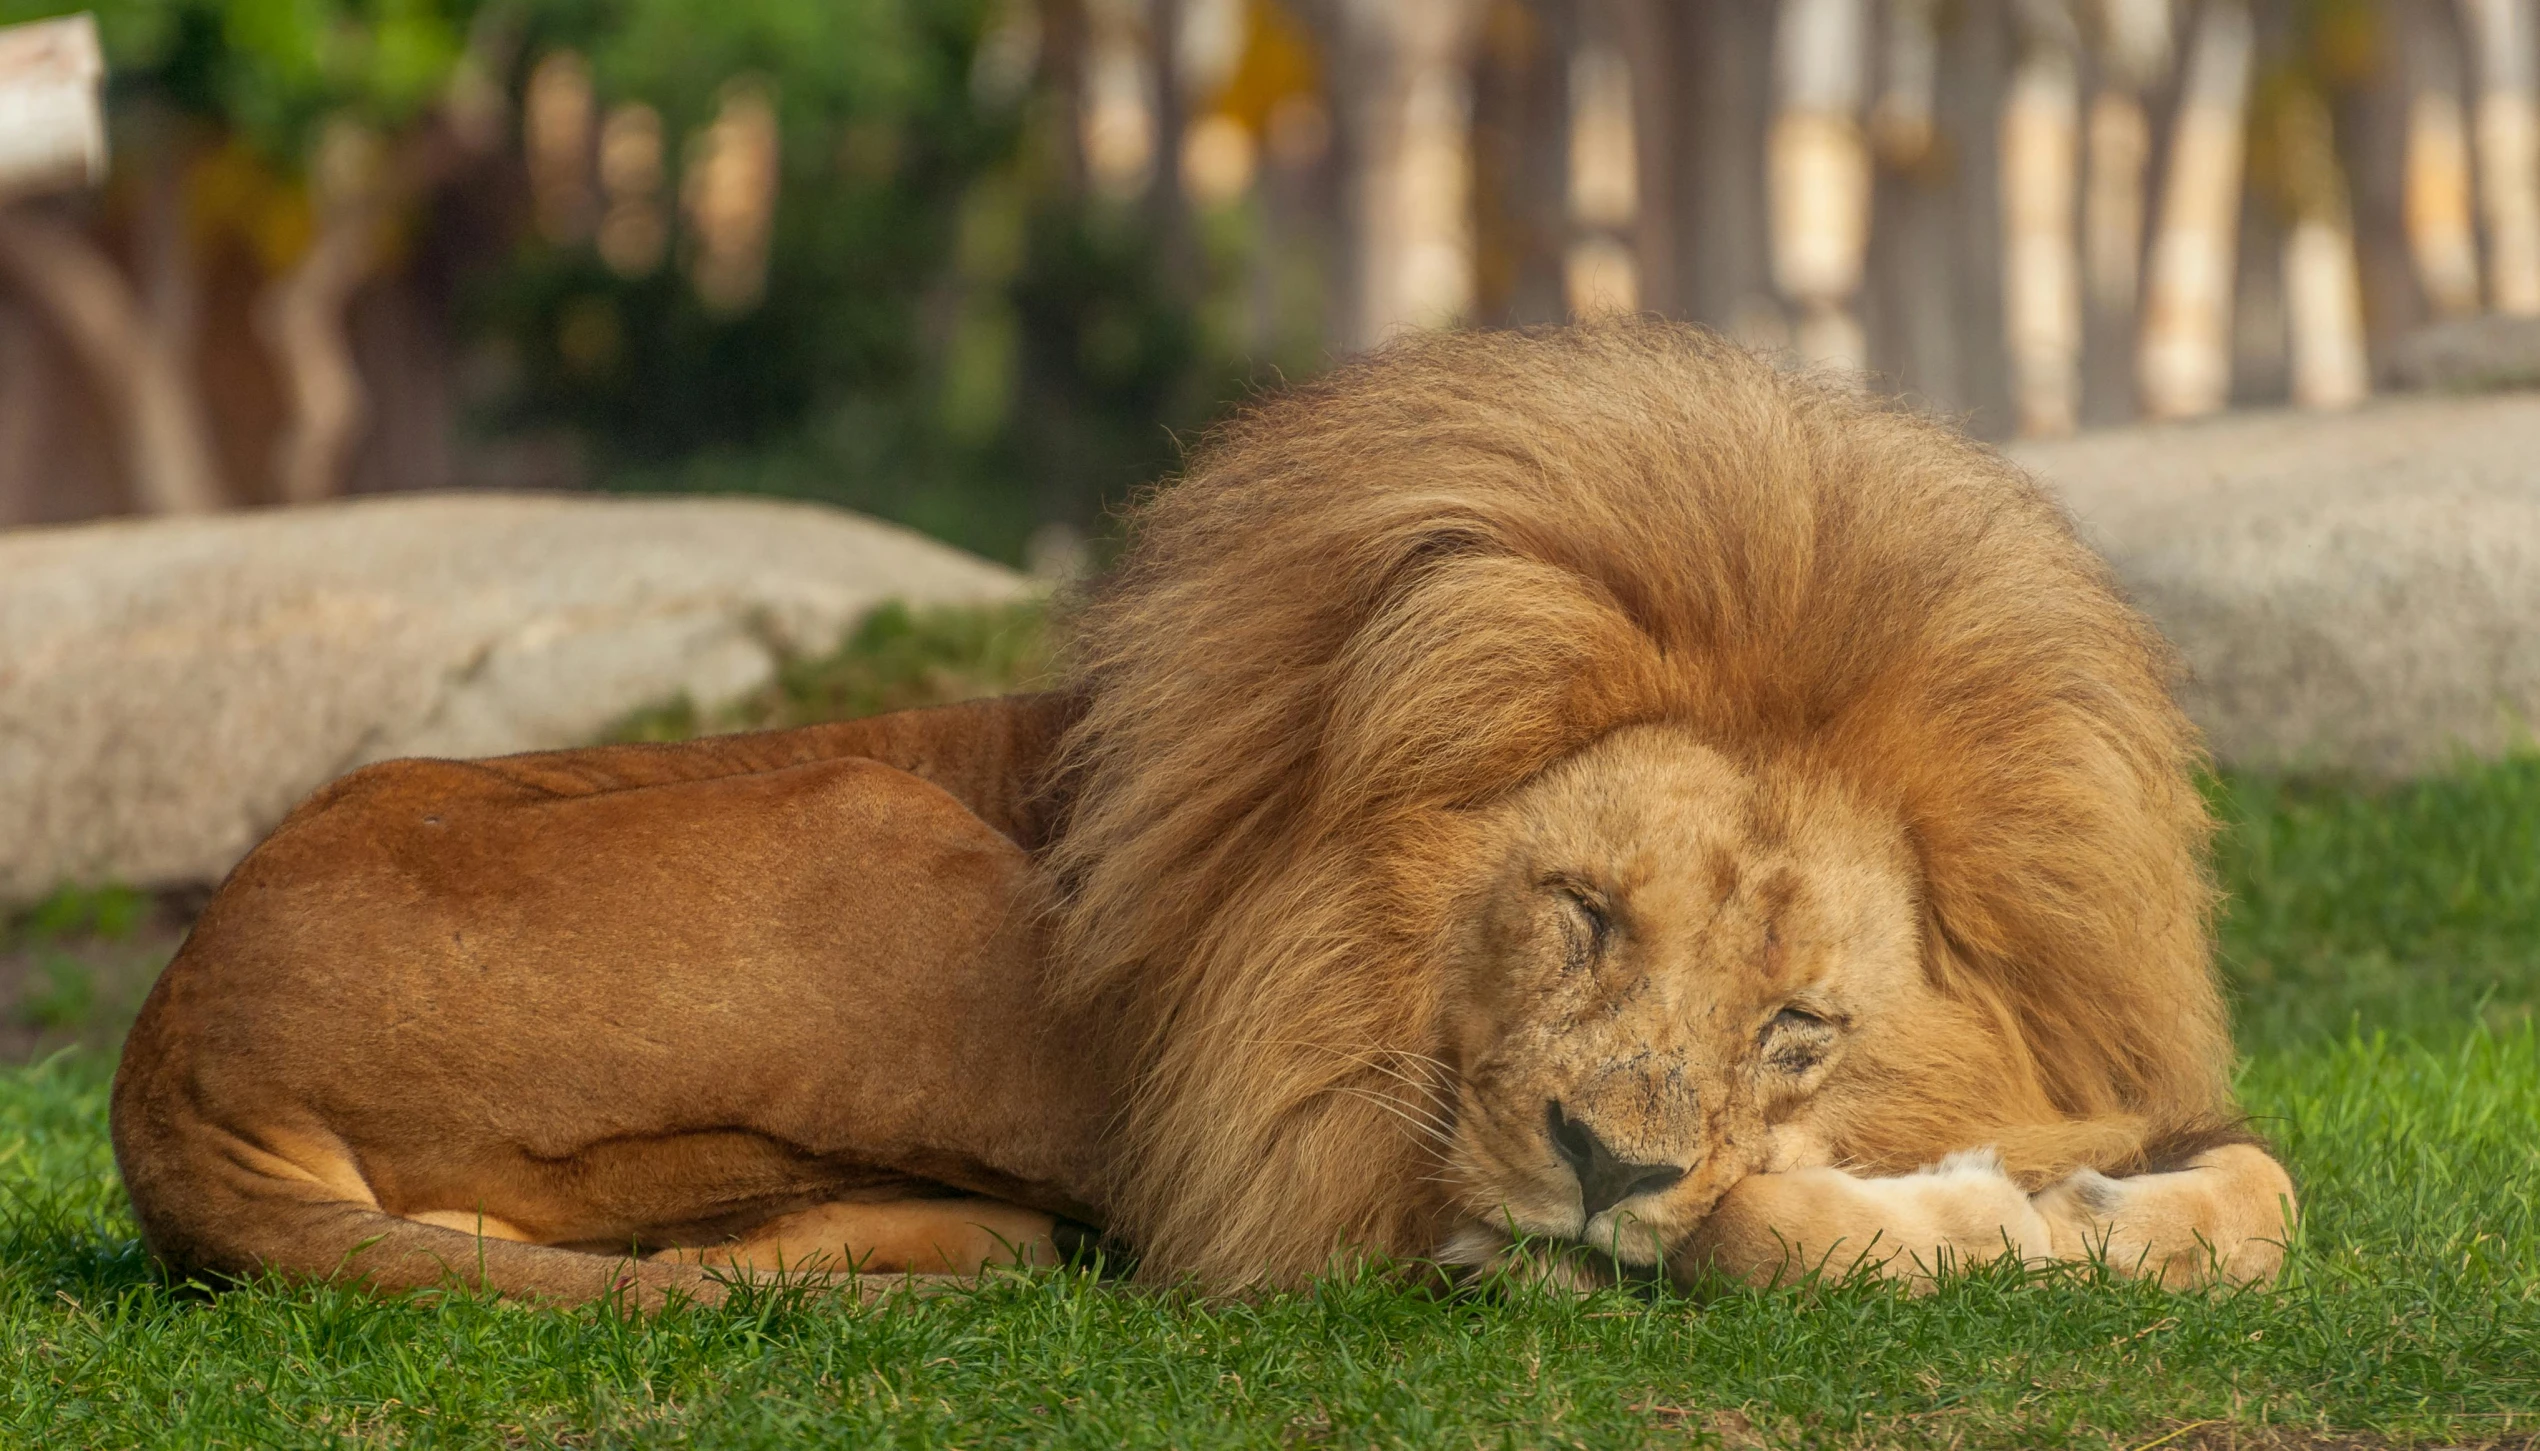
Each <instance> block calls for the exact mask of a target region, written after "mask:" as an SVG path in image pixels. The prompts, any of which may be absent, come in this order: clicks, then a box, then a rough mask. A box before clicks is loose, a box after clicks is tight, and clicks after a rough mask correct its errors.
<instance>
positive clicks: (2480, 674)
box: [2012, 394, 2540, 775]
mask: <svg viewBox="0 0 2540 1451" xmlns="http://www.w3.org/2000/svg"><path fill="white" fill-rule="evenodd" d="M2012 453H2013V455H2014V456H2015V457H2017V458H2018V459H2019V460H2020V461H2021V462H2023V463H2025V464H2027V465H2028V466H2029V467H2031V468H2033V469H2035V470H2036V471H2037V472H2038V473H2039V474H2040V475H2042V476H2043V477H2044V478H2046V479H2047V480H2048V481H2049V482H2050V483H2051V484H2052V485H2053V486H2054V487H2055V488H2056V490H2057V491H2058V492H2059V493H2061V494H2062V496H2063V498H2064V500H2065V502H2066V504H2067V506H2068V507H2069V508H2070V509H2071V510H2072V512H2073V515H2074V517H2075V519H2076V520H2077V521H2078V522H2079V523H2080V525H2081V529H2082V532H2083V534H2084V535H2085V536H2086V537H2088V538H2089V539H2090V540H2091V541H2092V543H2094V544H2096V545H2097V546H2098V547H2099V548H2100V549H2101V550H2102V551H2104V552H2105V553H2106V554H2107V556H2108V557H2109V559H2110V560H2111V561H2112V562H2113V563H2114V564H2115V566H2116V569H2117V573H2118V575H2119V576H2120V577H2121V578H2122V579H2123V580H2124V582H2125V585H2126V588H2127V589H2128V591H2129V592H2130V593H2131V594H2132V595H2133V597H2134V598H2135V600H2136V601H2137V603H2139V604H2140V605H2141V606H2142V607H2143V608H2144V609H2145V610H2146V611H2147V612H2148V613H2149V614H2150V615H2151V616H2152V618H2153V619H2154V620H2155V621H2157V622H2158V623H2159V624H2160V626H2161V628H2162V629H2163V630H2164V631H2165V632H2166V633H2167V634H2168V635H2169V637H2170V639H2171V640H2172V641H2174V642H2175V643H2176V644H2177V645H2178V647H2179V650H2180V652H2181V653H2182V654H2183V655H2184V656H2185V657H2186V663H2187V666H2188V669H2189V671H2190V678H2189V680H2188V682H2187V684H2186V688H2185V692H2184V698H2185V700H2186V703H2187V706H2188V709H2189V711H2190V713H2191V714H2193V715H2194V716H2195V717H2196V718H2197V720H2198V721H2199V722H2200V723H2201V724H2202V725H2203V726H2204V728H2205V731H2206V734H2207V737H2208V739H2209V740H2210V742H2211V744H2212V746H2213V748H2214V751H2215V753H2216V754H2217V755H2218V756H2219V757H2220V758H2222V759H2223V760H2224V761H2226V762H2231V763H2234V764H2241V765H2252V766H2283V767H2325V768H2334V769H2347V770H2355V771H2361V772H2365V773H2369V774H2376V775H2395V774H2405V773H2410V772H2415V771H2421V770H2424V769H2428V768H2435V767H2440V766H2442V765H2443V764H2445V763H2446V762H2447V761H2450V760H2453V759H2455V758H2456V757H2457V755H2458V754H2459V753H2461V752H2463V751H2468V752H2475V753H2479V754H2493V753H2495V752H2498V751H2501V750H2503V749H2506V748H2508V747H2510V746H2513V745H2515V744H2518V743H2521V742H2523V741H2526V740H2527V739H2528V738H2529V730H2530V726H2531V723H2532V722H2533V721H2534V720H2535V719H2540V395H2535V394H2500V395H2492V396H2486V397H2475V398H2468V397H2430V398H2407V399H2393V400H2387V401H2383V402H2378V403H2375V404H2372V405H2369V406H2367V407H2365V408H2362V409H2358V410H2356V411H2354V412H2352V413H2345V414H2327V415H2323V414H2305V413H2251V414H2238V415H2230V416H2225V417H2222V418H2217V419H2213V420H2209V421H2205V422H2201V423H2194V424H2177V425H2168V426H2156V427H2144V428H2132V429H2121V430H2111V431H2108V432H2104V433H2098V434H2085V435H2083V436H2081V437H2078V438H2074V439H2068V440H2063V441H2060V442H2055V443H2032V444H2024V445H2021V446H2018V447H2016V448H2014V449H2013V450H2012Z"/></svg>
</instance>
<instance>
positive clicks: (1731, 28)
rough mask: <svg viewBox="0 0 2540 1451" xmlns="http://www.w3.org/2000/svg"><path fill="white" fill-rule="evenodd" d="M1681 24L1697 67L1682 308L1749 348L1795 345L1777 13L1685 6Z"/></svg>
mask: <svg viewBox="0 0 2540 1451" xmlns="http://www.w3.org/2000/svg"><path fill="white" fill-rule="evenodd" d="M1675 19H1676V27H1677V32H1678V34H1679V36H1680V37H1681V44H1682V47H1683V54H1684V55H1686V56H1687V57H1688V58H1689V59H1690V62H1691V64H1690V67H1689V69H1688V70H1687V71H1686V73H1685V75H1684V77H1683V83H1682V85H1681V86H1680V87H1679V89H1678V96H1677V105H1676V108H1675V109H1676V116H1677V123H1678V124H1677V129H1676V131H1675V132H1674V133H1673V141H1674V144H1675V146H1676V148H1677V152H1678V155H1679V156H1680V157H1681V158H1682V162H1683V164H1684V165H1685V167H1686V168H1687V171H1686V183H1685V185H1683V186H1682V187H1680V188H1679V190H1678V193H1677V195H1678V199H1679V203H1680V208H1681V211H1680V215H1679V217H1678V219H1677V224H1676V236H1677V241H1678V247H1679V251H1678V256H1677V264H1676V268H1675V274H1676V278H1677V283H1678V286H1677V294H1678V299H1679V302H1680V303H1681V305H1682V306H1683V308H1684V311H1685V312H1686V314H1687V315H1689V316H1691V317H1694V318H1696V319H1699V320H1700V321H1703V322H1706V323H1709V324H1710V325H1712V326H1713V327H1717V328H1721V329H1724V330H1726V331H1728V332H1730V333H1732V334H1734V335H1736V336H1738V337H1740V338H1742V339H1744V340H1745V341H1747V342H1750V343H1756V344H1761V345H1767V346H1782V345H1786V344H1787V343H1788V342H1789V336H1790V335H1789V327H1788V324H1787V322H1786V321H1785V320H1784V318H1783V317H1782V314H1781V305H1780V304H1779V303H1778V302H1777V301H1776V300H1775V299H1774V296H1773V287H1772V275H1771V270H1770V264H1769V257H1770V252H1771V245H1772V244H1771V236H1770V233H1769V230H1768V227H1767V224H1766V215H1767V209H1766V206H1765V196H1764V138H1765V126H1766V124H1767V120H1768V117H1769V116H1770V114H1771V108H1772V101H1771V84H1770V77H1771V63H1772V44H1773V41H1772V37H1773V21H1772V13H1771V11H1770V10H1769V9H1767V8H1766V7H1763V6H1760V5H1757V4H1755V3H1753V0H1681V3H1680V4H1679V5H1678V6H1677V8H1676V10H1675Z"/></svg>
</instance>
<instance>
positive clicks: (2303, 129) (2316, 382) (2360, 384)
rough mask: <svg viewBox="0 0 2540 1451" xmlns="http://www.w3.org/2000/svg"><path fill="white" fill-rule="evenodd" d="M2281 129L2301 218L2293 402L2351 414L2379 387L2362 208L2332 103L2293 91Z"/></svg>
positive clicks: (2281, 150)
mask: <svg viewBox="0 0 2540 1451" xmlns="http://www.w3.org/2000/svg"><path fill="white" fill-rule="evenodd" d="M2275 123H2276V124H2275V130H2276V152H2277V155H2278V156H2279V157H2280V158H2281V162H2282V167H2283V178H2282V180H2283V184H2284V190H2285V195H2286V197H2287V199H2288V200H2289V201H2290V203H2291V207H2290V210H2291V212H2292V216H2293V220H2292V225H2291V226H2290V227H2289V228H2287V230H2286V232H2285V236H2284V304H2285V322H2286V333H2287V337H2286V342H2287V344H2288V348H2289V351H2290V353H2291V364H2292V375H2293V377H2292V384H2293V401H2294V403H2295V404H2297V405H2299V406H2301V407H2304V408H2351V407H2353V406H2354V405H2355V404H2358V403H2361V402H2362V401H2363V400H2364V397H2365V395H2366V394H2368V393H2370V392H2371V391H2372V382H2371V373H2370V370H2369V368H2368V367H2367V365H2366V362H2365V357H2364V301H2363V289H2362V286H2361V284H2360V283H2359V281H2358V280H2357V277H2356V268H2355V222H2354V208H2353V204H2352V203H2351V202H2350V201H2349V200H2348V196H2347V188H2346V176H2345V170H2344V168H2343V167H2341V166H2340V165H2339V164H2338V161H2337V148H2336V141H2335V138H2334V135H2333V133H2332V131H2331V129H2330V122H2329V115H2328V103H2327V101H2326V100H2324V99H2322V97H2321V96H2320V94H2319V92H2317V91H2315V90H2310V89H2307V88H2306V89H2300V90H2296V91H2293V92H2291V93H2290V94H2287V95H2285V96H2284V97H2283V98H2282V99H2281V100H2280V101H2279V102H2278V104H2277V107H2276V116H2275Z"/></svg>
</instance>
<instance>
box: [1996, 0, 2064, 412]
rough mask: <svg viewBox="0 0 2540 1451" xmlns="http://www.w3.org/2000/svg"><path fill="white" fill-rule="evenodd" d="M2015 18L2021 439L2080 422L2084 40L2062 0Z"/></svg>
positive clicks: (2005, 138)
mask: <svg viewBox="0 0 2540 1451" xmlns="http://www.w3.org/2000/svg"><path fill="white" fill-rule="evenodd" d="M2015 13H2016V14H2017V16H2018V18H2019V30H2020V57H2019V62H2018V64H2017V66H2016V67H2015V68H2014V69H2013V71H2012V73H2011V87H2010V90H2009V91H2008V93H2006V94H2005V95H2004V97H2003V99H2002V328H2003V346H2004V348H2005V349H2006V350H2007V351H2008V352H2009V354H2010V358H2011V395H2012V401H2013V403H2014V405H2015V406H2016V408H2017V410H2018V415H2019V429H2020V432H2021V433H2022V434H2024V435H2027V436H2029V437H2032V438H2038V437H2055V436H2059V435H2062V434H2067V433H2070V432H2072V431H2073V427H2074V425H2075V423H2076V422H2078V420H2079V419H2080V417H2081V277H2080V258H2079V256H2078V254H2077V252H2076V248H2075V239H2074V235H2073V206H2074V191H2075V186H2076V180H2077V178H2076V175H2075V173H2076V170H2077V168H2078V164H2079V160H2080V153H2079V136H2078V134H2077V133H2078V130H2079V127H2080V121H2081V76H2080V57H2079V50H2080V36H2079V34H2078V32H2077V31H2076V30H2075V29H2074V26H2073V17H2072V12H2071V10H2070V8H2069V7H2068V6H2067V5H2066V4H2065V0H2024V3H2023V4H2021V5H2020V6H2019V8H2018V10H2017V11H2016V12H2015Z"/></svg>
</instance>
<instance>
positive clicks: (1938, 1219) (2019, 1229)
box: [1671, 1152, 2051, 1285]
mask: <svg viewBox="0 0 2540 1451" xmlns="http://www.w3.org/2000/svg"><path fill="white" fill-rule="evenodd" d="M2050 1238H2051V1237H2050V1235H2049V1232H2048V1228H2047V1224H2046V1221H2045V1220H2044V1219H2043V1218H2041V1217H2040V1216H2039V1214H2038V1212H2037V1210H2036V1208H2035V1207H2034V1206H2033V1205H2031V1203H2030V1202H2029V1196H2028V1195H2026V1194H2024V1193H2022V1192H2021V1190H2020V1187H2019V1185H2017V1184H2016V1183H2014V1182H2012V1180H2011V1178H2010V1176H2009V1175H2007V1174H2004V1173H2003V1172H2002V1167H2001V1164H2000V1162H1999V1161H1998V1160H1996V1159H1995V1158H1994V1156H1993V1155H1992V1154H1991V1153H1989V1152H1976V1153H1965V1154H1952V1155H1950V1156H1949V1157H1948V1158H1946V1159H1943V1160H1941V1161H1940V1162H1939V1163H1938V1164H1936V1165H1933V1166H1932V1167H1931V1168H1928V1169H1925V1170H1922V1171H1921V1172H1919V1173H1913V1174H1906V1175H1901V1176H1898V1177H1896V1178H1891V1179H1862V1178H1856V1177H1855V1176H1853V1175H1850V1174H1847V1173H1844V1172H1843V1171H1842V1170H1840V1169H1799V1170H1794V1171H1792V1172H1790V1173H1786V1174H1750V1175H1748V1176H1747V1177H1745V1178H1744V1179H1741V1180H1739V1181H1738V1182H1737V1184H1736V1186H1735V1187H1733V1188H1731V1189H1730V1190H1729V1192H1728V1193H1727V1195H1726V1196H1724V1197H1723V1198H1722V1199H1721V1200H1720V1204H1719V1207H1718V1208H1717V1209H1715V1210H1713V1211H1712V1213H1711V1216H1710V1217H1709V1218H1708V1219H1706V1220H1704V1221H1703V1224H1702V1227H1701V1228H1700V1229H1698V1230H1697V1231H1695V1233H1694V1236H1693V1239H1692V1241H1691V1242H1690V1243H1689V1244H1688V1245H1687V1247H1686V1248H1685V1250H1684V1251H1682V1252H1680V1253H1679V1254H1678V1256H1677V1257H1676V1260H1675V1261H1674V1263H1673V1265H1671V1268H1672V1269H1673V1270H1675V1271H1676V1272H1677V1273H1678V1275H1679V1276H1680V1277H1681V1276H1683V1275H1686V1274H1690V1273H1699V1272H1701V1271H1702V1270H1705V1269H1709V1270H1717V1271H1724V1272H1726V1273H1728V1274H1731V1275H1734V1276H1736V1277H1737V1278H1739V1279H1742V1280H1745V1281H1747V1282H1749V1283H1751V1284H1762V1285H1769V1284H1775V1283H1781V1282H1786V1281H1788V1280H1792V1279H1795V1278H1798V1277H1800V1276H1803V1275H1808V1274H1829V1275H1842V1274H1845V1273H1848V1272H1849V1271H1851V1270H1852V1269H1854V1268H1855V1267H1858V1266H1867V1267H1869V1268H1870V1269H1871V1270H1873V1271H1874V1272H1875V1273H1877V1274H1879V1275H1880V1276H1882V1277H1883V1278H1887V1279H1898V1280H1905V1281H1908V1282H1911V1283H1914V1284H1918V1285H1928V1284H1929V1283H1931V1281H1932V1278H1933V1276H1935V1275H1936V1274H1938V1273H1939V1271H1940V1270H1941V1268H1942V1267H1943V1266H1945V1265H1952V1264H1955V1265H1972V1264H1982V1263H1984V1262H1986V1261H1988V1260H1993V1259H1997V1258H2000V1257H2001V1256H2003V1255H2005V1254H2009V1255H2015V1256H2017V1257H2019V1258H2020V1259H2023V1260H2033V1259H2042V1258H2044V1257H2046V1256H2047V1255H2048V1254H2049V1253H2051V1248H2050Z"/></svg>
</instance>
